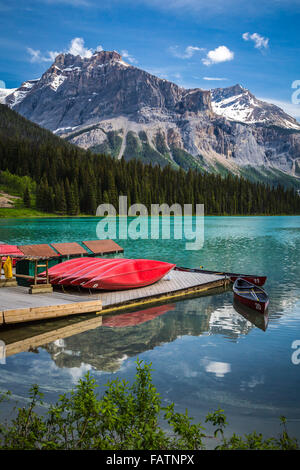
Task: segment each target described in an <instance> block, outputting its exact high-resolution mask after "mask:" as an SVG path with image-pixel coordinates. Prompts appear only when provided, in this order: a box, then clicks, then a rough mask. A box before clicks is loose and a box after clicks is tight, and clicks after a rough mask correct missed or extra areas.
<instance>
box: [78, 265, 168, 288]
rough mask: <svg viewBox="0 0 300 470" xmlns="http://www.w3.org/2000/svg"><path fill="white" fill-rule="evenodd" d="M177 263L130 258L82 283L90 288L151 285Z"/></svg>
mask: <svg viewBox="0 0 300 470" xmlns="http://www.w3.org/2000/svg"><path fill="white" fill-rule="evenodd" d="M175 266H176V265H175V264H171V263H165V262H163V261H154V260H148V259H129V260H126V262H125V263H119V264H118V263H116V264H115V265H114V266H113V267H111V268H109V269H108V270H107V271H104V272H103V271H102V272H100V273H99V275H98V276H95V277H94V278H93V279H91V280H90V281H88V282H85V283H83V284H81V286H82V287H85V288H88V289H103V290H123V289H134V288H137V287H144V286H149V285H150V284H154V283H155V282H157V281H159V280H160V279H161V278H162V277H164V276H165V275H166V274H167V273H168V272H169V271H171V269H173V268H174V267H175Z"/></svg>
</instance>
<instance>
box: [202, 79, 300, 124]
mask: <svg viewBox="0 0 300 470" xmlns="http://www.w3.org/2000/svg"><path fill="white" fill-rule="evenodd" d="M211 101H212V108H213V110H214V112H215V113H216V114H218V115H220V116H223V117H225V118H226V119H229V120H231V121H240V122H245V123H247V124H256V123H263V124H266V125H275V126H279V127H284V128H286V129H297V130H300V123H299V122H298V121H296V119H294V118H293V117H291V116H289V115H288V114H286V113H285V112H284V111H283V110H282V109H281V108H279V107H278V106H276V105H274V104H270V103H267V102H265V101H261V100H258V99H257V98H256V97H255V96H254V95H253V94H252V93H251V92H250V91H249V90H247V89H246V88H243V87H242V86H241V85H235V86H232V87H228V88H215V89H213V90H211Z"/></svg>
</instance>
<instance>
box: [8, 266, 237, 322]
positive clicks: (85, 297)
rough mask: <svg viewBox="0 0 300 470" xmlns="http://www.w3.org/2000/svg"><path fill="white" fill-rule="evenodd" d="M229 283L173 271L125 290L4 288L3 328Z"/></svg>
mask: <svg viewBox="0 0 300 470" xmlns="http://www.w3.org/2000/svg"><path fill="white" fill-rule="evenodd" d="M228 282H229V281H228V279H227V278H226V277H225V276H221V275H213V274H204V273H201V272H185V271H179V270H173V271H171V272H170V273H169V274H168V275H167V276H166V277H165V278H163V279H161V280H160V281H159V282H157V283H155V284H153V285H151V286H147V287H141V288H138V289H130V290H123V291H113V292H101V291H93V292H92V293H89V292H87V291H83V290H81V292H76V290H74V289H72V290H71V289H70V290H68V292H66V291H65V292H62V291H54V292H53V293H51V294H47V293H44V294H39V293H37V294H35V295H28V289H27V288H26V287H23V286H17V287H3V288H2V289H1V295H0V325H2V326H3V325H8V324H13V323H21V322H29V321H35V320H44V319H49V318H58V317H63V316H69V315H76V314H82V313H98V314H100V315H103V314H106V313H112V312H117V311H119V310H126V309H129V308H135V307H137V308H139V307H143V306H148V305H150V304H155V303H161V302H168V301H172V300H177V299H178V300H179V299H183V298H184V297H186V296H190V295H201V294H206V293H207V292H208V291H209V290H210V289H214V288H217V287H222V286H223V287H226V286H227V284H228Z"/></svg>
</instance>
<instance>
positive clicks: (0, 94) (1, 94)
mask: <svg viewBox="0 0 300 470" xmlns="http://www.w3.org/2000/svg"><path fill="white" fill-rule="evenodd" d="M15 90H16V88H0V103H1V104H4V103H5V100H6V98H7V96H8V95H11V94H12V93H13V92H14V91H15Z"/></svg>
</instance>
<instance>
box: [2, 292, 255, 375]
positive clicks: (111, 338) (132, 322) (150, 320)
mask: <svg viewBox="0 0 300 470" xmlns="http://www.w3.org/2000/svg"><path fill="white" fill-rule="evenodd" d="M231 299H232V296H231V293H224V292H223V294H222V295H214V296H205V297H199V298H193V299H190V300H185V301H181V302H177V303H176V304H174V303H173V304H165V305H159V306H156V307H151V308H148V309H143V310H139V311H135V312H127V313H126V312H125V313H121V314H117V315H104V316H103V317H101V316H98V317H97V318H95V317H92V318H89V319H86V320H85V319H84V316H82V317H81V318H80V321H79V320H78V321H76V320H75V319H74V318H73V319H72V320H69V319H65V320H64V321H63V320H60V322H52V330H53V332H54V335H52V336H51V330H50V331H49V329H50V327H51V322H48V333H47V334H45V333H43V331H42V330H43V325H42V324H41V325H39V326H38V325H30V326H28V327H27V338H26V340H25V339H24V345H25V346H24V347H25V348H26V349H23V351H24V350H27V351H28V350H29V351H30V350H31V349H30V347H29V346H30V345H35V347H36V346H43V348H45V349H46V350H47V351H48V353H49V354H50V355H51V358H52V360H53V361H54V362H55V364H56V365H57V366H58V367H60V368H72V367H80V365H81V364H82V363H85V364H88V365H89V366H91V367H92V368H94V369H96V370H99V371H105V372H115V371H117V370H119V368H120V366H121V365H122V363H123V361H124V359H126V358H128V357H133V356H136V355H138V354H141V353H143V352H145V351H149V350H152V349H154V348H155V347H157V346H160V345H162V344H165V343H171V342H173V341H175V340H176V339H177V338H180V337H183V336H200V335H222V336H223V337H224V338H226V339H227V340H229V341H231V342H236V341H237V339H238V338H239V337H240V336H241V335H246V334H248V333H249V332H250V331H251V329H252V328H253V327H254V326H253V323H251V318H250V317H249V318H247V317H245V316H242V315H240V314H239V313H237V312H236V311H235V310H234V308H233V306H232V304H231ZM249 320H250V321H249ZM45 328H46V327H45ZM29 330H31V333H30V332H28V331H29ZM17 332H18V334H19V337H18V347H19V349H16V348H15V349H16V351H15V352H20V351H21V350H22V347H21V345H22V339H21V337H20V331H19V329H16V330H15V333H14V332H13V331H11V332H10V335H8V336H6V338H5V339H6V342H9V343H10V344H8V343H6V344H7V347H8V349H9V348H10V347H11V348H13V346H14V334H15V335H16V333H17ZM22 334H23V335H25V334H26V328H23V333H22ZM30 335H31V337H30ZM34 338H36V342H35V340H34ZM47 338H48V340H47ZM38 339H39V340H40V343H38V341H37V340H38Z"/></svg>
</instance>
